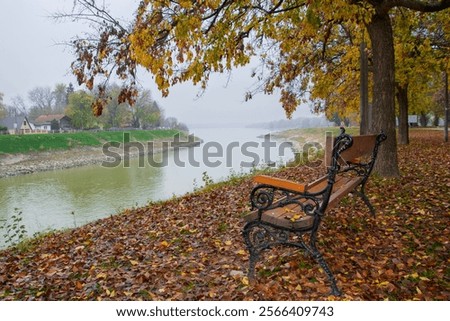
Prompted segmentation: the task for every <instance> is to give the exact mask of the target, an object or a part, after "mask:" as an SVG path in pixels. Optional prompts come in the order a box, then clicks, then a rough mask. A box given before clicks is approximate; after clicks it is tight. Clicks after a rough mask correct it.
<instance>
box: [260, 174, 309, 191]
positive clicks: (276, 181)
mask: <svg viewBox="0 0 450 321" xmlns="http://www.w3.org/2000/svg"><path fill="white" fill-rule="evenodd" d="M253 180H254V181H255V182H256V183H260V184H266V185H271V186H274V187H279V188H284V189H287V190H291V191H295V192H300V193H303V192H304V191H305V184H299V183H295V182H292V181H288V180H286V179H281V178H275V177H271V176H267V175H258V176H255V177H254V179H253Z"/></svg>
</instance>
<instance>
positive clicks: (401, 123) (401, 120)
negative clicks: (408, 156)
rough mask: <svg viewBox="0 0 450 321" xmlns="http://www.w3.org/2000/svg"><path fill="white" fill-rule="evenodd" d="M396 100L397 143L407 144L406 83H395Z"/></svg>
mask: <svg viewBox="0 0 450 321" xmlns="http://www.w3.org/2000/svg"><path fill="white" fill-rule="evenodd" d="M397 102H398V107H399V116H398V143H399V144H400V145H408V144H409V123H408V85H404V86H400V85H397Z"/></svg>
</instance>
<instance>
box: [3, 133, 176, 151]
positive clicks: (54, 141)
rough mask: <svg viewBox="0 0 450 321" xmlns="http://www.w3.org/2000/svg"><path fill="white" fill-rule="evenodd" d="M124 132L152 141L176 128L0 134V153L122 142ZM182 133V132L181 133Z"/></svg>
mask: <svg viewBox="0 0 450 321" xmlns="http://www.w3.org/2000/svg"><path fill="white" fill-rule="evenodd" d="M124 133H129V134H130V141H141V142H145V141H153V140H157V139H168V138H172V137H173V136H174V135H176V134H177V133H180V131H178V130H165V129H158V130H133V131H129V132H127V131H114V132H108V131H101V132H80V133H64V134H34V135H0V154H1V153H3V154H5V153H8V154H16V153H28V152H39V151H50V150H67V149H71V148H74V147H81V146H101V145H102V144H103V143H104V142H112V141H116V142H123V135H124ZM182 135H184V134H182Z"/></svg>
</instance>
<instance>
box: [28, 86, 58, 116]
mask: <svg viewBox="0 0 450 321" xmlns="http://www.w3.org/2000/svg"><path fill="white" fill-rule="evenodd" d="M28 99H29V100H30V102H31V108H30V111H29V116H30V118H31V119H36V118H37V117H38V116H40V115H45V114H51V113H52V111H53V104H54V101H55V96H54V95H53V92H52V90H51V88H50V87H36V88H34V89H32V90H30V91H29V92H28Z"/></svg>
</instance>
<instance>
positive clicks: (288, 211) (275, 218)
mask: <svg viewBox="0 0 450 321" xmlns="http://www.w3.org/2000/svg"><path fill="white" fill-rule="evenodd" d="M296 215H301V217H300V218H298V219H296V220H294V221H292V220H291V219H292V218H293V217H294V216H296ZM257 217H258V210H256V211H252V212H250V213H249V214H247V215H246V216H245V217H244V219H245V221H247V222H250V221H254V220H256V219H257ZM261 220H262V221H265V222H268V223H271V224H275V225H277V226H282V227H287V228H292V229H297V228H307V227H311V226H312V225H313V223H314V217H313V216H309V215H306V214H305V213H304V212H303V211H302V209H301V208H300V206H299V205H298V204H289V205H286V206H284V207H276V208H274V209H271V210H267V211H264V212H263V213H262V216H261Z"/></svg>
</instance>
